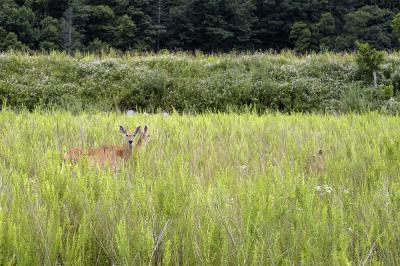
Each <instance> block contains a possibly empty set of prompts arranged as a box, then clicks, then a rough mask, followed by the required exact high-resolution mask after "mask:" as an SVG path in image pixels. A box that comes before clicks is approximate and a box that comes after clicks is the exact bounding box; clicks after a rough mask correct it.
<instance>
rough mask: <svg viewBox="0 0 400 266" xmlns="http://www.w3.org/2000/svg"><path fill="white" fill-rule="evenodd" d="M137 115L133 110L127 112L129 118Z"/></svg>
mask: <svg viewBox="0 0 400 266" xmlns="http://www.w3.org/2000/svg"><path fill="white" fill-rule="evenodd" d="M135 114H136V112H135V111H133V110H128V112H126V115H127V116H134V115H135Z"/></svg>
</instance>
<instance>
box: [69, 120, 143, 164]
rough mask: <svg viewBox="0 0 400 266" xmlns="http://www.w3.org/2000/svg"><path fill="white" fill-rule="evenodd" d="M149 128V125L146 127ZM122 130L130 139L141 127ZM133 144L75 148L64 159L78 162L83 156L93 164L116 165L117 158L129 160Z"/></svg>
mask: <svg viewBox="0 0 400 266" xmlns="http://www.w3.org/2000/svg"><path fill="white" fill-rule="evenodd" d="M146 128H147V127H146ZM120 132H121V133H123V134H125V135H126V137H127V139H128V140H133V138H134V137H135V136H136V134H140V138H141V135H142V134H141V132H140V127H137V128H136V130H135V132H134V133H132V134H129V133H127V132H126V131H125V129H123V127H121V129H120ZM132 151H133V144H126V145H125V146H123V147H118V146H103V147H99V148H86V149H85V148H73V149H71V150H69V151H68V152H66V153H65V154H64V159H65V160H69V161H73V162H78V161H80V160H82V159H83V158H87V160H88V161H89V162H90V163H91V164H92V165H99V166H105V165H107V164H109V165H111V166H115V163H116V161H117V160H121V159H122V160H124V161H127V160H129V159H130V158H131V157H132Z"/></svg>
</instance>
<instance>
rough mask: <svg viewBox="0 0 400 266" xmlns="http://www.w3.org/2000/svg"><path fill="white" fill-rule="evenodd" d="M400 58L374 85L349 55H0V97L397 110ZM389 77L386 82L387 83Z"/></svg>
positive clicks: (37, 101)
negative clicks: (365, 80)
mask: <svg viewBox="0 0 400 266" xmlns="http://www.w3.org/2000/svg"><path fill="white" fill-rule="evenodd" d="M399 66H400V56H399V55H397V54H391V55H388V56H387V62H386V63H385V65H384V66H383V70H382V71H381V73H379V82H380V84H381V87H380V88H378V89H376V88H372V87H371V86H370V84H365V83H363V82H362V81H359V80H358V79H357V69H356V65H355V61H354V56H353V55H348V54H342V55H339V54H330V53H325V54H320V55H307V56H301V57H299V56H296V55H294V54H292V53H289V52H288V53H282V54H271V53H264V54H251V55H246V54H241V55H237V54H227V55H218V56H215V55H214V56H212V55H211V56H210V55H202V54H197V55H189V54H159V55H146V56H139V55H124V56H122V57H117V56H104V55H103V56H101V57H94V56H91V55H75V57H69V56H66V55H64V54H59V53H54V54H50V55H24V54H14V53H8V54H0V99H2V102H3V104H4V102H6V103H7V106H9V107H11V108H28V109H30V110H32V109H35V108H38V107H41V108H62V109H67V110H70V111H74V110H82V109H92V108H94V109H96V110H115V109H119V110H127V109H143V110H155V109H160V110H167V111H169V110H172V109H175V110H177V111H193V112H203V111H208V110H212V111H226V110H228V109H238V110H240V109H241V108H243V107H253V108H256V109H257V110H259V111H265V110H273V111H281V112H337V113H338V112H349V111H369V110H383V111H385V112H390V113H396V112H397V110H400V108H399V104H398V102H397V100H396V97H393V96H394V95H393V94H394V91H393V86H392V85H391V83H393V84H395V82H399V81H398V80H396V77H397V76H396V75H393V73H396V69H397V68H399ZM392 78H393V82H392Z"/></svg>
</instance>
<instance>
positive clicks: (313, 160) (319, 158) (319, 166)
mask: <svg viewBox="0 0 400 266" xmlns="http://www.w3.org/2000/svg"><path fill="white" fill-rule="evenodd" d="M306 171H307V173H314V174H315V173H317V174H320V173H323V172H324V171H325V158H324V153H323V151H322V149H320V150H319V151H318V153H317V154H312V155H311V156H309V157H308V158H307V165H306Z"/></svg>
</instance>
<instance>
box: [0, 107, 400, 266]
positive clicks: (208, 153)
mask: <svg viewBox="0 0 400 266" xmlns="http://www.w3.org/2000/svg"><path fill="white" fill-rule="evenodd" d="M120 124H122V125H125V126H126V127H128V128H133V127H134V126H136V125H139V124H141V125H144V124H147V125H148V126H149V128H150V134H151V138H152V141H151V144H150V145H149V146H147V147H146V149H145V150H143V152H142V153H140V154H138V155H136V156H135V157H134V158H132V160H131V161H129V162H127V163H121V165H120V166H119V168H118V169H117V170H114V169H96V168H92V167H90V165H88V164H87V163H85V162H84V161H83V162H81V163H79V164H78V165H71V164H69V163H65V162H63V160H62V155H63V153H64V152H65V151H67V150H68V149H70V148H72V147H75V146H84V147H87V146H100V145H103V144H120V143H121V144H122V143H123V137H121V136H119V133H118V126H119V125H120ZM0 136H1V137H0V140H1V145H0V264H1V265H15V264H18V265H38V264H46V265H54V264H63V265H91V264H96V265H111V264H116V265H146V264H147V265H149V264H156V263H161V262H162V263H165V264H185V265H187V264H190V265H210V264H211V265H221V264H222V265H227V264H228V265H232V264H233V265H266V264H271V265H276V264H286V265H288V264H301V263H302V264H305V265H310V264H312V265H328V264H333V265H346V264H383V265H396V264H399V263H400V259H399V258H400V251H399V250H400V238H399V237H400V225H399V223H400V222H399V221H400V179H399V171H398V166H399V163H400V123H399V118H398V117H386V116H380V115H378V114H374V113H372V114H368V115H361V116H359V115H351V114H349V115H346V116H340V117H334V116H318V115H293V116H285V115H266V116H257V115H255V114H250V113H247V114H242V115H235V114H204V115H197V116H186V115H182V116H181V115H177V114H173V115H171V116H169V117H163V116H161V115H153V116H144V115H137V116H133V117H127V116H124V115H121V114H117V113H98V114H89V113H87V114H85V113H82V114H80V115H76V116H74V115H71V114H70V113H66V112H51V113H43V112H42V113H40V112H33V113H28V112H20V113H15V112H10V111H5V110H3V112H1V113H0ZM319 149H322V150H323V157H322V158H319V157H318V158H319V161H318V162H314V161H313V160H316V158H317V156H318V155H317V156H316V157H314V156H312V155H313V154H316V153H317V152H318V150H319ZM315 163H323V167H318V168H317V167H315V166H314V165H315Z"/></svg>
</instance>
